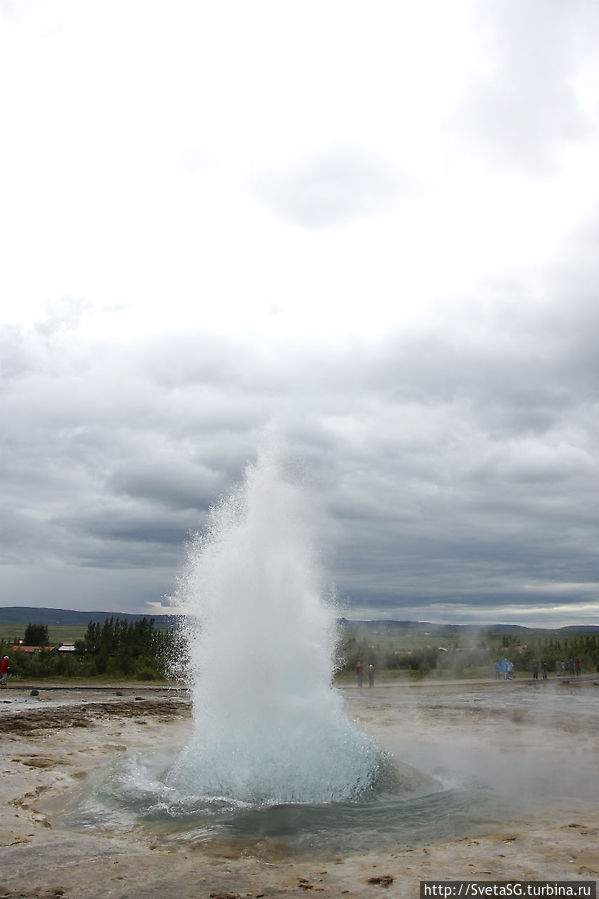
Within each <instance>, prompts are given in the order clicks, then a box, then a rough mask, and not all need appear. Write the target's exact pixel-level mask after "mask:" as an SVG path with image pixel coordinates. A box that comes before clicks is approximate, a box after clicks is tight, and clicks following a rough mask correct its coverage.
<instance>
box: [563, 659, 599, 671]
mask: <svg viewBox="0 0 599 899" xmlns="http://www.w3.org/2000/svg"><path fill="white" fill-rule="evenodd" d="M555 665H556V668H558V666H559V668H558V673H559V674H566V673H568V674H582V662H581V661H580V659H568V661H567V662H566V660H565V659H560V661H559V662H556V663H555ZM597 670H598V671H599V666H597Z"/></svg>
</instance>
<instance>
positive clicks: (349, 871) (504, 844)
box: [0, 679, 599, 899]
mask: <svg viewBox="0 0 599 899" xmlns="http://www.w3.org/2000/svg"><path fill="white" fill-rule="evenodd" d="M118 692H120V693H122V695H117V688H111V689H109V690H105V691H98V692H94V691H93V690H92V691H90V690H87V691H85V692H81V691H77V690H70V691H46V690H43V689H40V691H39V694H38V695H37V696H31V695H30V691H29V690H24V689H21V690H19V689H18V688H12V689H8V690H5V691H3V693H2V694H1V698H0V739H1V741H2V747H3V753H2V763H1V769H0V770H1V772H2V780H1V787H0V789H1V798H2V808H3V814H2V817H1V818H0V897H22V896H23V897H24V896H29V897H42V896H43V897H55V896H62V897H65V899H88V897H100V896H101V897H106V899H109V897H115V899H116V897H119V899H124V897H146V896H147V897H158V896H161V897H164V896H174V897H206V899H208V897H213V899H215V897H255V899H258V897H264V899H270V897H279V896H280V897H293V896H302V895H305V894H306V893H307V892H313V893H320V894H322V895H323V896H325V897H340V896H347V897H349V899H352V897H376V896H402V897H403V896H406V897H416V896H418V895H419V882H420V880H424V879H443V880H453V879H456V880H461V879H470V880H473V879H484V880H508V879H532V880H565V879H567V880H575V879H584V880H591V881H593V880H595V879H596V878H597V876H598V873H599V848H598V847H599V806H598V805H597V799H598V798H599V795H598V794H599V778H597V770H598V768H597V763H598V762H599V686H597V685H596V684H595V683H594V682H593V680H592V679H588V680H581V681H579V682H574V681H573V682H571V683H568V682H561V681H558V680H553V681H549V682H547V683H546V684H543V683H540V684H532V683H531V682H528V681H515V682H510V683H503V682H501V683H496V682H488V683H479V684H472V683H468V682H463V683H461V684H452V685H450V684H438V683H432V684H422V685H418V686H410V685H393V686H387V685H382V686H375V687H374V688H373V689H369V688H363V689H362V690H358V689H357V688H354V687H346V688H343V691H342V692H343V696H344V701H345V704H346V708H347V712H348V714H349V715H350V716H351V717H353V718H355V719H356V720H357V721H358V722H359V723H360V725H361V726H363V727H364V728H366V729H367V730H369V731H371V732H372V733H374V734H375V736H377V738H378V739H379V740H380V741H381V743H382V744H383V745H384V746H385V747H386V748H389V749H390V750H391V751H393V752H394V753H396V754H397V755H398V756H400V755H401V757H402V758H404V759H405V760H406V761H407V762H409V763H410V764H414V765H416V766H417V767H419V768H420V769H421V770H424V771H427V772H433V771H434V770H435V766H436V765H438V763H439V760H441V761H442V762H443V764H444V765H445V766H449V767H450V768H455V770H456V771H457V770H458V769H459V770H462V771H463V770H466V769H467V770H469V771H472V770H475V771H477V773H478V774H479V775H480V776H484V777H485V778H487V779H488V780H489V782H491V783H492V784H493V786H494V788H498V789H501V791H502V792H503V793H504V795H505V797H506V798H507V800H508V802H510V801H511V798H512V796H513V814H512V815H510V817H509V818H508V819H506V820H504V821H503V822H499V823H498V822H497V821H495V822H489V823H488V825H487V826H481V825H480V824H479V825H477V827H476V828H475V829H473V832H472V833H469V834H466V835H464V833H463V832H462V833H460V835H459V836H456V837H454V838H449V839H444V840H441V841H432V842H430V843H427V844H426V845H422V844H421V843H420V842H419V841H418V839H416V835H415V839H414V841H413V842H412V841H410V843H408V842H405V843H402V844H401V845H399V844H393V843H392V842H391V843H389V844H388V845H381V846H380V848H379V849H377V851H375V852H366V853H364V852H359V851H357V852H347V853H343V854H337V855H331V854H327V853H326V852H325V851H323V852H322V853H319V854H314V853H311V854H309V855H308V854H306V853H305V852H300V851H296V850H292V849H291V848H290V847H289V846H287V845H286V844H284V843H283V842H281V841H278V842H277V841H274V840H260V839H254V840H252V839H247V840H243V841H242V840H237V841H232V840H222V839H221V840H216V839H215V840H212V841H211V842H208V843H206V842H201V843H200V842H196V843H194V842H189V843H185V842H184V841H183V842H177V843H174V842H172V841H169V840H168V839H166V838H165V837H164V834H162V835H161V833H160V832H159V831H156V832H152V829H151V828H150V827H148V826H147V825H146V826H144V827H134V826H132V827H130V828H129V829H125V830H123V829H121V830H119V831H115V830H112V829H110V828H103V827H100V826H96V827H94V826H74V825H72V824H71V825H69V824H68V823H65V822H66V821H68V816H67V817H66V818H65V815H64V808H65V807H66V806H68V804H69V803H70V802H73V797H76V796H78V795H81V793H82V791H84V790H85V784H86V782H87V781H88V779H89V778H90V777H91V776H92V775H93V773H94V772H96V771H97V770H98V768H99V766H101V765H105V764H106V763H107V762H110V760H111V759H113V758H116V757H118V756H119V755H120V754H122V753H124V752H128V751H131V750H133V749H144V748H148V749H149V748H152V749H156V748H160V747H161V746H164V747H168V746H173V745H181V744H182V743H183V742H184V740H185V738H186V735H187V734H188V733H189V729H190V704H189V701H188V700H187V698H186V697H185V695H184V694H181V693H178V692H176V691H170V692H159V691H150V690H143V691H139V692H136V693H135V694H132V693H131V692H126V691H124V690H123V691H118ZM382 842H384V841H382Z"/></svg>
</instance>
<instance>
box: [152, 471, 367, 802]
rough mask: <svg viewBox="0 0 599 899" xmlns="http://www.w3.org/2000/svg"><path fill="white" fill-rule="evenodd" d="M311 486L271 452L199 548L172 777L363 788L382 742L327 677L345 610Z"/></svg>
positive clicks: (258, 787) (191, 787)
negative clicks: (324, 567)
mask: <svg viewBox="0 0 599 899" xmlns="http://www.w3.org/2000/svg"><path fill="white" fill-rule="evenodd" d="M311 519H312V516H311V511H310V508H309V504H308V502H307V498H306V496H305V494H304V492H303V490H302V489H301V488H300V487H299V486H298V485H297V484H294V483H292V482H290V481H289V480H286V479H285V478H284V477H283V476H282V473H281V469H280V465H279V464H278V463H277V461H276V460H275V459H273V458H272V457H271V456H269V455H266V454H263V455H262V456H261V457H260V459H259V461H258V463H257V464H256V465H255V466H249V467H248V469H247V471H246V475H245V480H244V483H243V485H242V486H241V487H240V488H239V489H238V490H236V491H235V492H234V493H233V494H232V495H231V496H229V497H228V498H227V499H226V500H225V501H223V502H222V503H220V504H219V505H218V506H216V507H214V508H213V509H212V510H211V518H210V524H209V527H208V529H207V531H206V533H205V534H203V535H201V536H198V537H197V538H196V539H195V541H194V542H193V543H192V545H191V546H190V551H189V558H188V564H187V568H186V570H185V572H184V575H183V577H182V578H181V582H180V588H179V591H178V599H179V600H180V601H181V602H182V603H184V604H185V606H186V607H187V610H188V613H189V615H188V618H187V624H186V628H187V637H188V640H189V646H190V668H191V672H190V673H191V677H192V690H193V710H194V711H193V714H194V730H193V735H192V738H191V741H190V742H189V744H188V745H187V746H186V747H185V749H184V750H183V751H182V753H181V754H180V756H179V758H178V760H177V762H176V763H175V765H174V766H173V767H172V768H171V770H170V772H169V775H168V779H167V782H168V784H169V785H170V786H171V787H173V788H175V789H176V790H177V791H178V792H185V793H186V794H187V795H193V796H202V797H206V798H212V799H218V798H222V799H224V800H227V801H233V802H242V803H245V802H247V803H252V804H254V803H257V804H267V805H271V804H279V803H289V802H312V803H313V802H332V801H341V800H351V799H357V798H359V797H360V796H361V795H363V794H364V792H365V791H367V790H368V789H369V787H371V786H372V784H373V783H374V781H375V780H376V777H377V774H378V770H379V767H380V764H381V760H382V753H381V750H380V749H379V747H378V745H377V744H376V742H375V741H374V740H373V739H372V738H371V737H370V736H369V735H368V734H366V733H364V732H362V731H360V730H359V729H358V728H357V727H356V726H355V725H353V724H352V723H350V722H349V721H348V720H347V718H346V716H345V714H344V712H343V709H342V705H341V697H340V696H339V694H338V693H337V692H336V691H335V690H334V689H333V688H332V687H331V677H332V671H333V654H334V649H335V638H336V617H335V609H334V607H333V606H332V604H330V603H328V602H326V601H325V599H324V597H323V579H322V575H321V572H320V567H319V565H318V559H317V549H316V546H315V545H314V538H313V532H314V527H313V522H312V520H311Z"/></svg>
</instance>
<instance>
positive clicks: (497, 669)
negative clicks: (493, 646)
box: [495, 659, 501, 680]
mask: <svg viewBox="0 0 599 899" xmlns="http://www.w3.org/2000/svg"><path fill="white" fill-rule="evenodd" d="M500 677H501V663H500V662H499V659H495V680H499V678H500Z"/></svg>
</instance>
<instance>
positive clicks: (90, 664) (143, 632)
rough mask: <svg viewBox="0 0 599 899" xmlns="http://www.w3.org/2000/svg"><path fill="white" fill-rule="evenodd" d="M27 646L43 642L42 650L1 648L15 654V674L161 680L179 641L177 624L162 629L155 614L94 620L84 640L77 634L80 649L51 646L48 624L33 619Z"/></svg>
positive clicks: (12, 662) (12, 670)
mask: <svg viewBox="0 0 599 899" xmlns="http://www.w3.org/2000/svg"><path fill="white" fill-rule="evenodd" d="M23 642H24V645H25V646H39V647H40V648H41V651H40V652H36V653H27V652H24V651H20V650H19V649H16V650H15V651H11V650H12V647H11V648H10V649H9V648H8V647H7V645H6V644H4V645H3V646H2V649H1V650H0V651H1V652H2V655H5V654H7V650H8V655H9V659H10V673H11V675H12V676H13V677H53V676H59V677H95V676H98V675H100V676H116V677H125V678H133V679H136V680H155V679H156V678H163V677H164V676H165V675H168V670H169V667H170V661H171V658H172V656H173V653H174V652H175V645H176V643H177V642H178V641H177V636H176V632H175V631H174V630H168V631H160V630H157V629H156V627H155V622H154V619H153V618H141V619H139V620H138V621H135V622H130V621H127V620H126V619H119V618H114V617H112V618H107V619H106V620H105V621H104V622H103V623H101V622H99V621H90V622H89V624H88V626H87V630H86V633H85V636H84V638H83V639H82V640H75V650H74V652H56V653H53V652H51V651H49V649H48V646H49V639H48V628H47V626H46V625H39V624H30V625H27V628H26V629H25V636H24V641H23Z"/></svg>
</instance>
